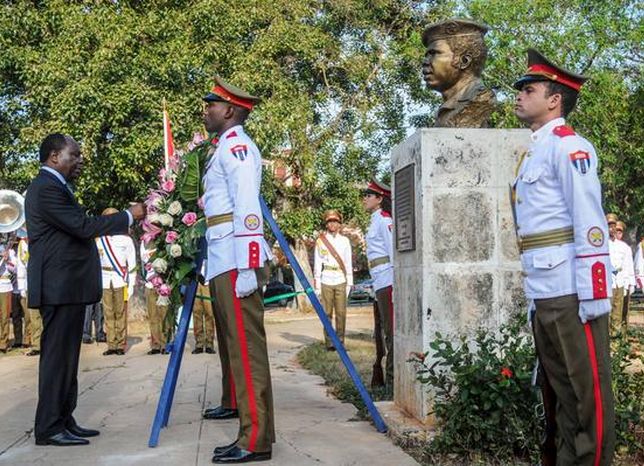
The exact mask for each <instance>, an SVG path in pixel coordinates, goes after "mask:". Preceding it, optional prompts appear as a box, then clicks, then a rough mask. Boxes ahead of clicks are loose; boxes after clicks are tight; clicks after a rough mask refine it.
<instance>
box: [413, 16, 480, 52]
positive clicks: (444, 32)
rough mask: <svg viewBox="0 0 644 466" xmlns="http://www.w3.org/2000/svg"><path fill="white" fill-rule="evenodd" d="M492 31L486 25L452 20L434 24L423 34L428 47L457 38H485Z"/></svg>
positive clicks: (425, 44) (465, 20) (424, 42)
mask: <svg viewBox="0 0 644 466" xmlns="http://www.w3.org/2000/svg"><path fill="white" fill-rule="evenodd" d="M489 30H490V28H489V27H487V26H486V25H485V24H479V23H476V22H474V21H470V20H467V19H450V20H448V21H443V22H440V23H436V24H432V25H430V26H428V27H427V29H425V31H424V32H423V45H424V46H425V47H427V46H428V45H429V44H431V43H432V42H434V41H435V40H445V39H448V38H453V37H457V36H470V35H477V36H481V37H483V36H484V35H485V33H487V32H488V31H489Z"/></svg>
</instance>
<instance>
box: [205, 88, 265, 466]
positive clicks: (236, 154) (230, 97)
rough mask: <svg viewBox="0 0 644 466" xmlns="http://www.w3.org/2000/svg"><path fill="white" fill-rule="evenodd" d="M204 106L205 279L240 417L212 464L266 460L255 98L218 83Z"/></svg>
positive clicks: (262, 262) (262, 248)
mask: <svg viewBox="0 0 644 466" xmlns="http://www.w3.org/2000/svg"><path fill="white" fill-rule="evenodd" d="M203 100H204V101H205V102H206V104H205V107H204V115H203V116H204V123H205V126H206V130H207V131H208V132H209V133H210V134H213V135H216V136H217V138H218V143H217V145H216V147H215V148H214V151H213V153H212V155H211V156H210V158H209V160H208V162H207V166H206V174H205V175H204V179H203V181H204V187H205V194H204V197H203V199H204V212H205V214H206V220H207V225H208V229H207V231H206V240H207V241H208V262H207V268H206V277H205V278H206V280H209V282H210V287H211V291H212V295H213V296H214V298H215V303H216V306H218V307H220V312H221V314H222V319H221V320H222V328H223V331H224V333H225V341H226V346H227V349H228V357H229V358H230V366H231V370H232V375H233V379H234V382H235V389H236V397H237V407H238V410H239V418H240V419H239V420H240V429H239V437H238V439H237V440H236V441H235V442H233V443H232V444H231V445H226V446H223V447H219V448H216V449H215V451H214V456H213V458H212V461H213V462H214V463H219V464H225V463H242V462H249V461H265V460H269V459H270V458H271V451H272V444H273V442H274V441H275V431H274V424H273V395H272V389H271V375H270V368H269V362H268V351H267V347H266V333H265V330H264V305H263V296H262V286H263V285H264V284H265V283H266V281H267V278H268V261H270V259H271V258H272V254H271V251H270V248H269V246H268V244H267V243H266V240H265V239H264V222H263V218H262V212H261V208H260V203H259V191H260V183H261V179H262V177H261V173H262V158H261V155H260V152H259V149H258V148H257V146H256V145H255V143H254V142H253V141H252V139H251V138H250V137H249V136H248V135H247V134H246V132H245V130H244V127H243V125H244V122H245V121H246V119H247V118H248V115H249V114H250V112H251V111H252V109H253V106H254V105H255V104H256V103H257V102H259V99H258V98H257V97H254V96H252V95H250V94H248V93H246V92H244V91H242V90H241V89H239V88H237V87H234V86H231V85H230V84H228V83H226V82H225V81H223V80H222V79H221V78H219V77H216V78H215V86H214V87H213V89H212V91H211V92H210V93H208V94H207V95H206V96H205V97H204V98H203ZM215 318H216V319H219V315H216V316H215Z"/></svg>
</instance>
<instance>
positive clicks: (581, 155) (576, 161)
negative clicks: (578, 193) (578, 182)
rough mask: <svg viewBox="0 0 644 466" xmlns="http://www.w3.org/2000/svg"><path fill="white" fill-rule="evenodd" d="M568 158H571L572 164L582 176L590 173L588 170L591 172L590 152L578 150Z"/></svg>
mask: <svg viewBox="0 0 644 466" xmlns="http://www.w3.org/2000/svg"><path fill="white" fill-rule="evenodd" d="M568 157H570V162H571V163H572V165H573V167H575V170H577V171H578V172H579V173H581V174H582V175H585V174H586V173H588V170H590V154H589V153H588V152H586V151H583V150H578V151H575V152H571V153H570V154H569V155H568Z"/></svg>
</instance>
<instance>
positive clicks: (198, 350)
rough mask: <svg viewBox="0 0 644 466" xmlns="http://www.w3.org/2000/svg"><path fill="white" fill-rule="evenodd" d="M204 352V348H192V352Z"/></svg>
mask: <svg viewBox="0 0 644 466" xmlns="http://www.w3.org/2000/svg"><path fill="white" fill-rule="evenodd" d="M201 353H203V348H195V349H193V350H192V354H201Z"/></svg>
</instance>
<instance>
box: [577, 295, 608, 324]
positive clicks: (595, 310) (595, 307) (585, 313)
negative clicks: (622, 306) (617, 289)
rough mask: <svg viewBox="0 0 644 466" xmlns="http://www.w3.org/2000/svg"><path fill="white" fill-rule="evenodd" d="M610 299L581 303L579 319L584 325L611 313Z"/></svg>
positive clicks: (590, 300)
mask: <svg viewBox="0 0 644 466" xmlns="http://www.w3.org/2000/svg"><path fill="white" fill-rule="evenodd" d="M610 307H611V306H610V299H587V300H583V301H579V319H580V320H581V323H582V324H585V323H586V322H588V321H590V320H593V319H596V318H597V317H601V316H603V315H605V314H608V313H609V312H610Z"/></svg>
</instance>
